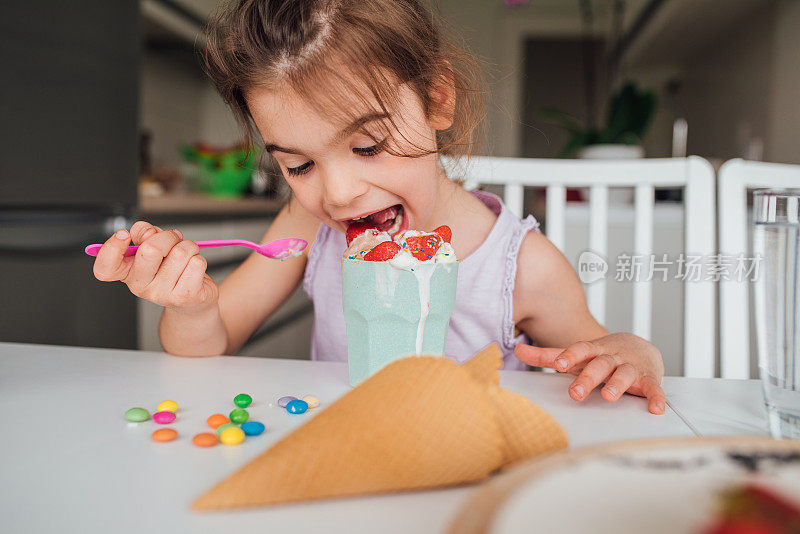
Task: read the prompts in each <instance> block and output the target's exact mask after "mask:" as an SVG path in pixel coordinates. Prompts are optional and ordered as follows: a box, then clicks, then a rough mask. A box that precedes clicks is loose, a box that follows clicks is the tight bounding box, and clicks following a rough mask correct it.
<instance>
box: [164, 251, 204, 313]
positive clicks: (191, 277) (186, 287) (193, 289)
mask: <svg viewBox="0 0 800 534" xmlns="http://www.w3.org/2000/svg"><path fill="white" fill-rule="evenodd" d="M207 265H208V263H207V262H206V259H205V258H204V257H203V256H200V255H199V254H198V255H195V256H192V257H191V258H190V259H189V262H188V263H187V264H186V268H185V269H184V270H183V273H182V274H181V275H180V278H178V283H176V284H175V287H174V288H173V290H172V295H171V297H170V300H171V301H172V304H173V305H174V306H177V307H183V306H189V305H191V304H196V303H197V301H198V300H199V297H200V296H201V295H202V291H203V282H204V280H205V277H206V266H207Z"/></svg>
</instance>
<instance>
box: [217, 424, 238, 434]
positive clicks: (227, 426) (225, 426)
mask: <svg viewBox="0 0 800 534" xmlns="http://www.w3.org/2000/svg"><path fill="white" fill-rule="evenodd" d="M232 426H235V427H238V426H239V425H237V424H236V423H225V424H224V425H219V426H218V427H217V435H218V436H219V435H220V434H222V431H223V430H225V429H226V428H230V427H232Z"/></svg>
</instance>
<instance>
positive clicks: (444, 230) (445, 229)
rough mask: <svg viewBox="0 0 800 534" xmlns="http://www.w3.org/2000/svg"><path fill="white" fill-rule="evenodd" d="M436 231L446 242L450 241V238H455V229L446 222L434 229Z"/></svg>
mask: <svg viewBox="0 0 800 534" xmlns="http://www.w3.org/2000/svg"><path fill="white" fill-rule="evenodd" d="M434 233H437V234H439V237H441V238H442V241H444V242H445V243H449V242H450V240H451V239H452V238H453V231H452V230H451V229H450V227H449V226H447V225H446V224H443V225H442V226H440V227H438V228H436V229H435V230H434Z"/></svg>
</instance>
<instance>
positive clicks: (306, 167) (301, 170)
mask: <svg viewBox="0 0 800 534" xmlns="http://www.w3.org/2000/svg"><path fill="white" fill-rule="evenodd" d="M312 165H314V162H313V161H306V162H305V163H303V164H302V165H300V166H299V167H287V168H286V172H288V173H289V174H290V175H292V176H299V175H301V174H305V173H307V172H308V171H310V170H311V166H312Z"/></svg>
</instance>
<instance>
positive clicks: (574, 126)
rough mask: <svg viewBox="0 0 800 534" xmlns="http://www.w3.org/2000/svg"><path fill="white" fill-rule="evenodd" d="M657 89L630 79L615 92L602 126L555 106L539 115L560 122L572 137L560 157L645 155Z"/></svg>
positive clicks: (611, 157) (562, 149) (544, 109)
mask: <svg viewBox="0 0 800 534" xmlns="http://www.w3.org/2000/svg"><path fill="white" fill-rule="evenodd" d="M655 111H656V93H655V91H653V90H650V89H639V88H638V87H637V85H636V84H635V83H634V82H631V81H628V82H626V83H625V84H623V85H622V87H621V88H620V89H619V90H618V91H617V92H615V93H614V94H613V95H612V96H611V99H610V100H609V103H608V112H607V115H606V121H605V124H603V125H602V127H597V126H595V125H592V124H590V125H584V124H581V122H580V121H578V120H577V119H576V118H575V117H573V116H572V115H570V114H568V113H566V112H564V111H562V110H560V109H556V108H543V109H542V110H540V113H539V115H540V117H541V118H542V119H543V120H546V121H548V122H550V123H553V124H556V125H558V126H561V127H562V128H564V129H565V130H567V132H568V133H569V135H570V136H569V139H568V140H567V142H566V143H564V146H563V147H561V150H560V151H559V153H558V156H557V157H559V158H571V157H576V156H577V157H579V158H587V159H620V158H622V159H628V158H631V157H634V158H636V157H639V158H640V157H643V156H644V149H643V148H642V146H641V142H642V140H643V139H644V136H645V134H647V130H648V129H649V128H650V125H651V124H652V122H653V116H654V115H655Z"/></svg>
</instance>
